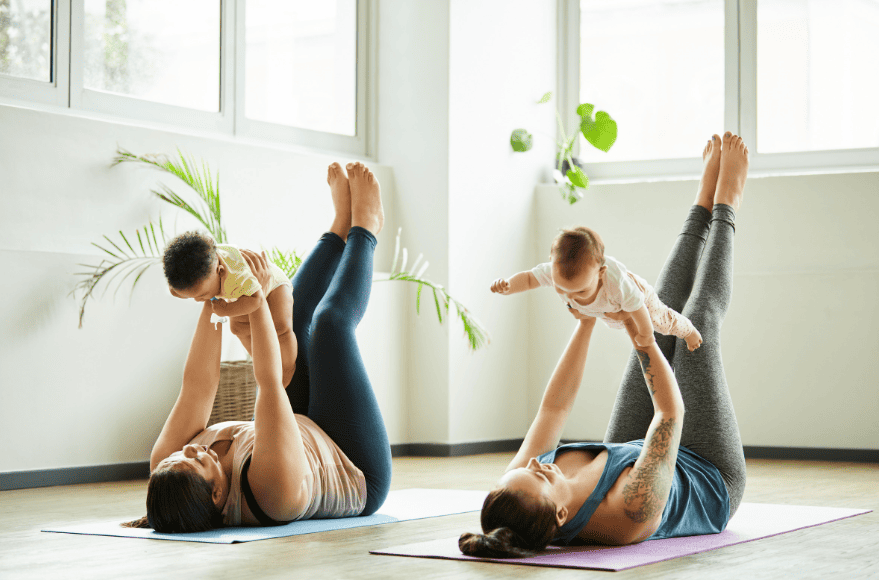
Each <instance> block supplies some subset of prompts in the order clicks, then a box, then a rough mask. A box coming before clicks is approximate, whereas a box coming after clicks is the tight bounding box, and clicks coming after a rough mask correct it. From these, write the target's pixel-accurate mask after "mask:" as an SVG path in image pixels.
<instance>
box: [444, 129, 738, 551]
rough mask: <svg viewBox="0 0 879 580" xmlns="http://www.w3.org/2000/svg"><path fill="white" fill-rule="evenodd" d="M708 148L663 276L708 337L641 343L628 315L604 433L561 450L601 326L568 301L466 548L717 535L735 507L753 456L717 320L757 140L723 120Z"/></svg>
mask: <svg viewBox="0 0 879 580" xmlns="http://www.w3.org/2000/svg"><path fill="white" fill-rule="evenodd" d="M721 141H722V148H721ZM703 159H704V162H705V166H704V170H703V175H702V181H701V183H700V188H699V191H698V193H697V195H696V202H695V205H694V206H693V207H692V208H691V209H690V212H689V215H688V216H687V218H686V221H685V222H684V227H683V230H682V232H681V234H680V236H679V237H678V238H677V241H676V243H675V246H674V248H673V249H672V252H671V255H670V256H669V258H668V260H667V261H666V264H665V266H664V267H663V269H662V272H661V273H660V276H659V280H658V282H657V284H656V287H655V289H656V292H657V294H658V295H659V297H660V299H661V300H662V301H663V302H664V303H665V304H667V305H668V306H670V307H671V308H673V309H674V310H676V311H678V312H680V313H681V314H683V315H684V316H686V317H688V318H689V319H690V320H692V321H693V323H694V324H695V325H696V327H698V328H699V329H700V331H701V332H702V338H703V342H702V346H701V347H700V348H699V349H698V350H696V351H695V352H690V351H689V350H688V348H687V346H686V344H685V343H684V341H683V340H681V339H675V337H673V336H663V335H657V336H656V337H655V339H654V340H653V341H652V342H651V343H650V344H649V345H647V346H639V345H638V343H637V342H636V341H635V340H634V336H635V330H634V329H633V328H631V327H628V330H629V334H630V337H632V339H633V345H634V346H635V350H634V353H633V355H632V357H631V358H630V360H629V363H628V366H627V369H626V371H625V375H624V377H623V382H622V384H621V386H620V389H619V391H618V393H617V399H616V402H615V404H614V409H613V412H612V414H611V419H610V423H609V425H608V428H607V432H606V434H605V437H604V442H603V443H572V444H568V445H562V446H561V447H558V448H557V445H558V443H559V441H560V438H561V434H562V430H563V428H564V426H565V422H566V421H567V418H568V415H569V413H570V411H571V408H572V406H573V404H574V400H575V399H576V396H577V391H578V389H579V387H580V382H581V380H582V378H583V371H584V366H585V363H586V353H587V350H588V347H589V339H590V337H591V335H592V330H593V328H594V326H595V318H591V317H588V316H586V315H583V314H581V313H579V312H577V311H576V310H573V309H572V310H571V314H572V315H573V316H574V317H575V318H577V319H578V320H579V322H578V324H577V328H576V330H575V331H574V335H573V336H572V337H571V340H570V342H569V343H568V346H567V348H566V349H565V352H564V353H563V354H562V357H561V359H560V360H559V362H558V365H557V366H556V368H555V371H554V372H553V374H552V377H551V378H550V380H549V384H548V385H547V387H546V391H545V393H544V395H543V400H542V401H541V404H540V408H539V410H538V412H537V416H536V418H535V419H534V422H533V423H532V424H531V427H530V429H529V430H528V433H527V434H526V436H525V439H524V441H523V442H522V446H521V447H520V449H519V452H518V453H517V454H516V456H515V457H514V458H513V461H512V462H511V463H510V465H509V466H508V467H507V471H506V473H504V475H503V476H502V477H501V479H500V481H499V482H498V486H497V487H496V488H495V489H494V490H493V491H492V492H491V493H489V494H488V497H487V498H486V500H485V503H484V504H483V507H482V516H481V524H482V529H483V532H484V533H482V534H470V533H465V534H463V535H462V536H461V538H460V540H459V542H458V544H459V546H460V548H461V551H462V552H463V553H464V554H467V555H471V556H480V557H490V558H499V557H500V558H503V557H528V556H531V555H533V554H535V553H537V552H539V551H541V550H543V549H544V548H546V546H547V545H548V544H561V545H567V544H572V543H575V542H576V543H599V544H608V545H624V544H633V543H637V542H641V541H644V540H647V539H659V538H670V537H678V536H689V535H699V534H712V533H719V532H721V531H723V530H724V528H725V527H726V524H727V522H728V521H729V519H730V518H731V517H732V516H733V514H734V513H735V512H736V509H737V508H738V505H739V502H740V501H741V498H742V494H743V493H744V489H745V458H744V454H743V451H742V443H741V437H740V435H739V429H738V424H737V422H736V417H735V412H734V410H733V406H732V400H731V398H730V394H729V389H728V387H727V383H726V378H725V376H724V372H723V364H722V360H721V353H720V327H721V324H722V322H723V319H724V316H725V315H726V312H727V309H728V307H729V303H730V298H731V296H732V263H733V237H734V233H735V215H736V212H737V211H738V209H739V206H740V204H741V200H742V194H743V192H744V185H745V179H746V177H747V172H748V149H747V147H745V145H744V143H743V142H742V140H741V138H740V137H738V136H736V135H732V134H731V133H729V132H727V133H726V134H725V135H724V137H723V139H722V140H721V138H720V137H718V136H717V135H715V136H714V138H713V139H712V140H710V141H709V142H708V145H707V146H706V147H705V150H704V152H703ZM672 368H673V369H674V372H672ZM685 407H686V410H687V415H686V419H685V418H684V408H685Z"/></svg>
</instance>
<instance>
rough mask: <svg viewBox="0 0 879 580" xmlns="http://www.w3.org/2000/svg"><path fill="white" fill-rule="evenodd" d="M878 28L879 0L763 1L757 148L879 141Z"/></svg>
mask: <svg viewBox="0 0 879 580" xmlns="http://www.w3.org/2000/svg"><path fill="white" fill-rule="evenodd" d="M877 31H879V1H877V0H836V1H834V2H828V1H826V0H760V2H759V3H758V4H757V150H758V151H760V152H761V153H773V152H782V151H814V150H826V149H851V148H858V147H879V116H877V115H876V103H877V102H879V75H877V72H879V34H876V32H877Z"/></svg>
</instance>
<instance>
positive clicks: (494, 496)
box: [458, 488, 559, 558]
mask: <svg viewBox="0 0 879 580" xmlns="http://www.w3.org/2000/svg"><path fill="white" fill-rule="evenodd" d="M480 521H481V523H482V531H483V532H485V533H483V534H470V533H464V534H461V537H460V538H459V539H458V547H459V548H460V549H461V552H463V553H464V554H465V555H467V556H478V557H483V558H527V557H530V556H533V555H534V554H536V553H537V552H540V551H541V550H543V549H544V548H545V547H546V546H547V545H548V544H549V543H550V542H551V541H552V539H553V538H554V537H555V535H556V533H557V532H558V529H559V528H558V522H557V521H556V509H555V506H554V505H553V504H552V502H550V501H548V500H545V499H543V500H542V501H534V500H531V499H529V498H527V497H526V496H525V495H524V494H522V493H521V492H516V491H510V490H508V489H505V488H499V489H495V490H493V491H491V492H490V493H489V494H488V496H487V497H486V498H485V502H484V503H483V504H482V516H481V518H480Z"/></svg>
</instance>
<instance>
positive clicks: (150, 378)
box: [0, 105, 412, 471]
mask: <svg viewBox="0 0 879 580" xmlns="http://www.w3.org/2000/svg"><path fill="white" fill-rule="evenodd" d="M0 134H2V135H4V138H3V139H0V175H2V180H0V203H2V206H0V259H2V260H3V262H4V263H5V264H7V268H11V270H10V272H11V278H10V279H11V280H12V281H14V282H13V283H12V284H11V285H9V286H8V292H7V296H6V299H5V300H3V301H2V304H0V328H2V332H0V396H2V404H0V423H2V424H3V426H4V433H6V441H7V445H6V451H5V452H4V453H3V454H2V456H0V471H18V470H27V469H44V468H55V467H70V466H79V465H97V464H110V463H120V462H128V461H144V460H146V459H147V458H148V457H149V451H150V449H151V447H152V444H153V441H154V440H155V437H156V436H157V435H158V432H159V430H160V429H161V426H162V424H163V423H164V420H165V417H167V414H168V411H169V410H170V407H171V405H172V404H173V402H174V400H175V398H176V395H177V392H178V391H179V385H180V380H181V377H182V369H183V362H184V357H185V355H186V350H187V347H188V343H189V340H190V338H191V336H192V331H193V324H194V322H195V319H196V317H197V315H198V308H197V306H196V305H195V303H193V302H189V301H182V300H178V299H175V298H172V297H171V296H170V295H169V294H168V292H167V290H166V287H165V285H164V281H163V277H162V274H161V272H160V271H159V270H158V269H156V270H154V271H152V272H150V273H149V274H148V275H147V276H145V277H144V279H142V280H141V282H140V283H139V285H138V288H137V291H136V292H135V293H134V295H133V297H132V298H131V304H130V305H129V300H128V293H127V290H123V291H122V292H120V296H119V298H118V299H117V300H116V301H115V302H113V301H112V300H111V299H110V296H108V297H106V298H105V299H100V300H98V301H96V302H94V303H92V304H90V305H89V306H88V308H87V310H86V316H85V324H84V328H83V329H82V330H78V329H77V312H78V311H77V302H76V301H74V299H73V298H71V297H68V296H67V294H68V292H69V291H70V290H71V289H72V287H73V285H74V283H75V279H74V276H73V272H75V271H79V270H81V268H79V267H77V265H76V264H77V263H83V262H84V263H95V262H96V261H98V260H99V259H100V258H99V253H98V251H97V250H95V249H94V248H93V247H92V246H91V245H90V244H91V242H93V241H99V240H100V237H101V235H102V234H114V233H115V232H117V231H118V230H119V229H122V230H123V231H125V232H132V231H133V230H134V228H137V227H139V226H142V225H144V224H145V223H146V222H147V220H148V219H149V218H150V217H153V218H155V217H157V216H158V215H159V214H160V212H161V215H162V216H163V217H164V222H165V226H166V229H168V230H171V231H174V230H175V229H176V231H177V232H180V231H183V230H184V229H188V228H189V227H192V225H193V224H192V222H191V221H188V220H187V219H185V218H183V217H177V219H176V221H177V224H176V228H175V216H182V215H183V214H182V212H180V211H179V210H176V209H174V208H171V207H170V206H167V205H166V204H163V203H162V202H159V201H155V200H153V199H151V197H150V193H149V189H150V188H151V187H155V186H156V184H157V183H158V182H159V181H163V182H165V183H168V184H169V185H171V186H172V187H174V188H175V189H177V190H178V191H180V192H183V191H185V186H184V185H182V184H180V183H174V178H171V177H170V176H169V177H168V178H166V177H164V175H163V174H162V173H159V172H158V171H153V170H150V169H147V168H141V167H137V166H133V165H124V166H120V167H115V168H112V169H111V168H110V160H111V158H112V156H113V154H114V151H115V148H116V146H117V144H118V145H120V146H122V147H125V148H127V149H129V150H132V151H134V152H136V153H162V152H168V153H173V152H174V151H175V150H176V148H177V147H180V148H181V149H183V150H184V151H186V152H188V153H190V154H192V155H193V156H194V157H196V158H197V159H204V160H205V161H207V162H208V163H209V164H210V166H211V167H212V168H213V169H214V170H218V171H219V173H220V188H221V191H222V200H223V212H224V216H225V217H224V219H225V221H226V227H227V230H228V233H229V234H230V238H231V240H230V241H232V242H233V243H237V244H239V245H243V246H249V247H252V248H259V247H260V245H263V246H265V247H271V246H273V245H278V246H280V247H285V248H295V249H297V250H298V251H299V252H300V253H301V254H305V253H307V252H308V251H309V250H310V249H311V247H312V246H313V244H314V242H315V241H316V240H317V238H318V237H319V236H320V234H321V233H322V232H323V231H324V228H326V227H327V226H329V224H330V222H331V221H332V215H333V214H332V203H331V200H330V196H329V188H328V186H327V184H326V172H327V165H328V164H329V163H330V162H331V161H334V160H339V161H341V162H342V163H345V162H347V161H349V159H345V158H340V159H334V158H330V157H324V156H320V155H306V154H303V153H296V152H293V151H289V150H283V149H280V148H270V147H259V146H255V145H246V144H242V143H238V142H234V141H232V140H229V139H217V138H208V137H203V136H202V137H198V136H187V135H180V134H175V133H170V132H165V131H160V130H154V129H146V128H139V127H134V126H129V125H124V124H119V123H111V122H105V121H98V120H91V119H86V118H78V117H72V116H66V115H60V114H53V113H48V112H39V111H32V110H27V109H22V108H16V107H11V106H3V105H0ZM370 166H371V167H372V169H373V171H374V172H375V173H376V175H377V176H378V178H379V180H380V182H381V183H382V186H383V193H384V200H385V210H386V225H387V227H386V229H385V230H384V231H383V232H382V233H381V234H380V235H379V246H378V250H377V255H376V269H377V270H385V271H386V270H388V269H389V268H390V263H391V257H392V252H393V242H394V235H395V233H396V225H397V220H396V215H395V214H396V211H395V208H396V202H395V188H394V179H393V173H392V171H391V170H390V168H388V167H386V166H381V165H378V164H374V163H372V164H370ZM410 302H411V301H410V299H409V297H408V296H407V289H406V288H405V287H404V285H402V284H400V283H379V284H376V285H375V287H374V289H373V298H372V302H371V307H370V309H369V311H368V314H367V316H366V318H365V319H364V322H363V323H362V325H361V327H360V329H359V331H358V336H359V337H360V341H359V342H360V344H361V345H362V347H363V350H364V355H365V358H366V360H367V367H368V369H369V371H370V374H371V377H372V379H373V382H374V384H375V388H376V392H377V395H378V398H379V400H380V402H381V404H382V411H383V413H384V414H385V419H386V421H387V424H388V430H389V433H390V437H391V441H392V442H394V443H397V442H405V441H406V440H407V439H406V433H407V421H408V420H407V417H406V413H405V409H404V408H403V404H404V402H405V400H406V398H405V393H404V387H405V380H404V378H405V373H406V369H407V361H406V360H405V357H404V352H405V351H404V348H403V345H404V344H405V343H406V342H407V340H408V334H407V328H408V326H409V325H408V323H407V316H408V312H409V310H411V307H412V306H411V304H410ZM239 350H240V349H239ZM401 401H402V402H403V403H401Z"/></svg>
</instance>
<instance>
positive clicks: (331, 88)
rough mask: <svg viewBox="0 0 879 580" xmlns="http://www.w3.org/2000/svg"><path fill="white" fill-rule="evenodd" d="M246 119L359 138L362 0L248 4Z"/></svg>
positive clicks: (287, 0) (275, 0)
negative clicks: (359, 16) (359, 9)
mask: <svg viewBox="0 0 879 580" xmlns="http://www.w3.org/2000/svg"><path fill="white" fill-rule="evenodd" d="M246 11H247V13H246V15H245V22H246V28H247V31H246V43H247V47H246V49H245V53H244V54H245V98H244V102H245V105H244V108H245V115H246V116H247V118H249V119H255V120H258V121H267V122H269V123H280V124H283V125H291V126H294V127H300V128H304V129H313V130H315V131H324V132H328V133H338V134H340V135H355V134H356V113H357V0H325V1H322V2H315V1H314V0H248V2H247V5H246Z"/></svg>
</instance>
